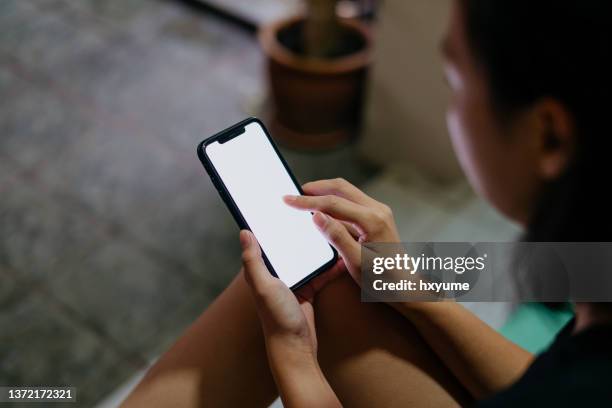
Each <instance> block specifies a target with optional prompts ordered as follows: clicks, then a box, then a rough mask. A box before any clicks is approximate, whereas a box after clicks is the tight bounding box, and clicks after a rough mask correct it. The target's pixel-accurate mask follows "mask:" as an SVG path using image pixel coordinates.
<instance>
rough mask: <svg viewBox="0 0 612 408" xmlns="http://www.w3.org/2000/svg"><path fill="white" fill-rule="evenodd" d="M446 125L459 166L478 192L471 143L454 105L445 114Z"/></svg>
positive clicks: (461, 116) (477, 180)
mask: <svg viewBox="0 0 612 408" xmlns="http://www.w3.org/2000/svg"><path fill="white" fill-rule="evenodd" d="M446 124H447V127H448V132H449V134H450V138H451V142H452V144H453V148H454V150H455V155H456V156H457V159H458V160H459V164H460V165H461V168H462V169H463V171H464V173H465V175H466V176H467V178H468V180H469V181H470V184H471V185H472V187H473V188H474V189H475V190H476V191H477V192H480V190H481V189H480V182H479V177H478V171H477V168H478V166H477V163H476V160H475V157H474V149H473V143H472V142H473V141H472V140H471V138H470V134H469V131H468V130H467V129H466V126H465V121H464V117H463V112H462V111H461V109H459V108H458V107H457V106H456V105H454V104H451V105H450V106H449V108H448V110H447V112H446Z"/></svg>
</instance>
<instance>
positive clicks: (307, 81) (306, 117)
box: [259, 17, 372, 150]
mask: <svg viewBox="0 0 612 408" xmlns="http://www.w3.org/2000/svg"><path fill="white" fill-rule="evenodd" d="M302 25H303V18H301V17H295V18H290V19H286V20H281V21H278V22H276V23H273V24H270V25H267V26H264V27H263V28H262V29H261V30H260V32H259V40H260V43H261V46H262V48H263V50H264V52H265V54H266V56H267V71H268V77H269V78H268V79H269V85H270V97H271V101H270V102H271V103H270V110H269V115H268V116H269V117H268V118H267V119H268V121H269V123H270V127H271V131H272V135H273V136H274V137H275V138H276V139H278V140H279V141H280V142H281V143H282V144H285V145H288V146H290V147H294V148H299V149H308V150H321V149H329V148H332V147H335V146H338V145H340V144H342V143H345V142H347V141H348V140H350V139H351V138H352V137H354V135H355V134H356V131H357V129H358V127H359V122H360V115H361V107H362V101H363V94H364V87H365V79H366V74H367V69H368V66H369V64H370V58H371V44H372V41H371V36H370V31H369V28H368V27H367V26H366V25H365V24H364V23H362V22H360V21H355V20H341V21H340V25H341V27H342V30H343V34H344V37H343V50H341V51H340V52H339V55H337V56H334V57H330V58H306V57H304V56H303V55H301V54H300V49H299V45H298V44H300V38H301V27H302Z"/></svg>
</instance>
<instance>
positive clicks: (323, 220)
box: [313, 212, 329, 228]
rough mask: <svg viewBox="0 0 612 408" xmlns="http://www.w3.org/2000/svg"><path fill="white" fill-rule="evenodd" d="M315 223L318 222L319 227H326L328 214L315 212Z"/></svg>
mask: <svg viewBox="0 0 612 408" xmlns="http://www.w3.org/2000/svg"><path fill="white" fill-rule="evenodd" d="M313 220H314V223H315V224H317V226H318V227H319V228H324V227H325V225H326V224H327V221H328V220H329V219H328V217H327V215H325V214H323V213H321V212H317V213H315V215H314V217H313Z"/></svg>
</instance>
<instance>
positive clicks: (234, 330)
mask: <svg viewBox="0 0 612 408" xmlns="http://www.w3.org/2000/svg"><path fill="white" fill-rule="evenodd" d="M249 291H250V289H249V288H248V286H247V284H246V281H245V280H244V277H243V276H242V274H238V276H236V278H234V280H233V281H232V283H231V284H230V285H229V286H228V287H227V289H225V290H224V291H223V293H222V294H221V295H220V296H219V297H218V298H217V299H216V300H215V301H214V303H213V304H211V305H210V306H209V307H208V308H207V309H206V311H205V312H204V313H202V315H201V316H200V317H199V318H198V319H197V320H196V321H195V322H194V323H193V325H192V326H191V327H190V328H189V329H188V330H187V332H185V333H184V334H183V335H182V336H181V338H180V339H179V340H178V341H177V342H176V343H175V344H174V346H172V348H171V349H170V350H169V351H167V352H166V353H165V354H164V355H163V356H162V358H161V359H160V360H159V361H158V362H157V363H156V364H155V365H154V366H153V367H152V369H151V370H150V371H149V372H148V373H147V375H146V376H145V378H144V379H143V381H142V382H141V383H140V384H139V385H138V387H137V388H136V390H134V392H133V393H132V395H130V397H129V398H128V399H127V400H126V401H125V402H124V406H130V407H132V406H135V407H141V406H142V407H198V406H206V407H267V406H268V405H270V404H271V403H272V402H273V401H274V399H275V398H276V397H277V396H278V392H277V391H276V385H275V384H274V380H273V378H272V374H271V373H270V370H269V369H268V360H267V357H266V349H265V345H264V340H263V334H262V332H261V326H260V324H259V320H258V318H257V312H256V310H255V304H254V302H253V299H252V298H251V294H250V292H249Z"/></svg>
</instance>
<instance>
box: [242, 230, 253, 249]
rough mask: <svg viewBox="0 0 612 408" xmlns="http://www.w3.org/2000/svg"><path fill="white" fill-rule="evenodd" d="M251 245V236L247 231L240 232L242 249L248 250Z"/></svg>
mask: <svg viewBox="0 0 612 408" xmlns="http://www.w3.org/2000/svg"><path fill="white" fill-rule="evenodd" d="M250 243H251V234H250V233H249V232H248V231H246V230H242V231H240V246H241V247H242V249H246V248H248V247H249V245H250Z"/></svg>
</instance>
